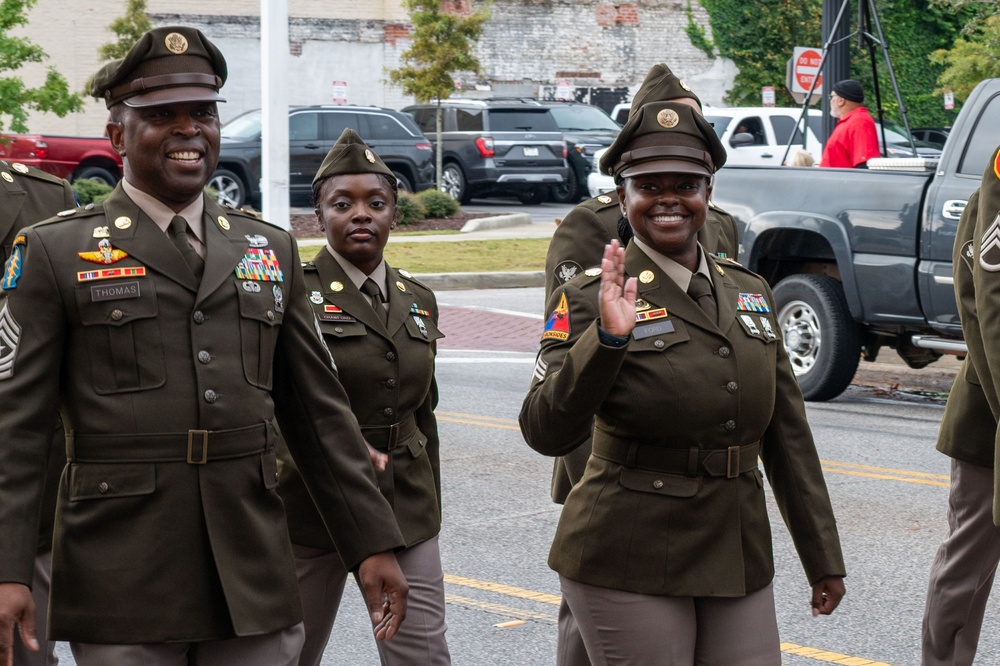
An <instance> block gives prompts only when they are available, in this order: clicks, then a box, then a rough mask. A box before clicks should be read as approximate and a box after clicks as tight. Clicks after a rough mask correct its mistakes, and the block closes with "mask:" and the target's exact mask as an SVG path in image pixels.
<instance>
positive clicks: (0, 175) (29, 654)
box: [0, 160, 76, 666]
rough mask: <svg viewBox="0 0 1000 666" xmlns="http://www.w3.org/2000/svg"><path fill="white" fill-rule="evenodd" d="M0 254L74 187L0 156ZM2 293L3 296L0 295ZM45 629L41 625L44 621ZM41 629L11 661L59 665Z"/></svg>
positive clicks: (44, 575) (43, 542)
mask: <svg viewBox="0 0 1000 666" xmlns="http://www.w3.org/2000/svg"><path fill="white" fill-rule="evenodd" d="M0 192H2V194H0V197H2V201H0V245H2V248H0V259H2V260H3V261H4V262H6V260H7V256H8V255H9V254H10V251H11V246H12V245H13V243H14V237H15V236H16V235H17V233H18V232H19V231H20V230H21V229H23V228H24V227H26V226H28V225H29V224H33V223H35V222H39V221H41V220H44V219H45V218H47V217H52V216H53V215H55V214H56V213H58V212H59V211H61V210H66V209H68V208H72V207H73V206H75V205H76V195H74V194H73V189H72V188H71V187H70V186H69V183H67V182H66V181H65V180H64V179H62V178H56V177H55V176H53V175H51V174H48V173H45V172H44V171H41V170H39V169H36V168H34V167H27V166H25V165H23V164H20V163H14V164H7V163H6V162H4V161H3V160H0ZM0 298H2V296H0ZM5 351H10V350H7V349H6V348H5V347H4V343H3V334H2V333H0V366H2V365H3V360H2V359H3V358H4V352H5ZM55 425H56V431H55V433H53V441H52V459H51V461H50V464H49V469H48V473H47V475H46V478H45V493H44V496H43V497H44V499H43V501H42V518H41V522H40V526H39V530H38V551H37V553H36V554H35V571H34V576H33V580H32V585H31V592H32V597H33V598H34V601H35V606H36V607H37V608H38V616H39V617H41V618H44V617H45V614H46V610H47V608H48V605H49V570H50V568H51V565H52V520H53V516H54V514H55V508H56V505H55V502H56V488H58V486H59V475H60V474H61V473H62V468H63V463H62V461H61V460H60V458H61V457H63V456H64V454H65V440H64V437H63V431H62V426H61V424H59V423H58V422H57V423H56V424H55ZM43 629H44V625H43ZM45 636H46V634H45V632H44V631H42V632H41V633H40V636H39V647H40V649H39V650H38V651H37V652H34V651H31V650H28V649H27V647H26V646H25V645H24V643H22V642H21V640H20V639H16V640H15V642H14V666H45V664H58V663H59V660H58V658H57V657H56V656H55V641H47V640H45Z"/></svg>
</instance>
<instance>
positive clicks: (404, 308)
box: [385, 264, 414, 337]
mask: <svg viewBox="0 0 1000 666" xmlns="http://www.w3.org/2000/svg"><path fill="white" fill-rule="evenodd" d="M385 270H386V277H387V278H388V280H387V281H388V283H389V292H390V293H389V325H388V329H389V337H392V336H393V335H395V334H396V331H398V330H399V328H400V327H401V326H402V325H403V323H404V322H405V321H406V318H407V317H409V316H410V308H411V306H412V305H413V303H414V300H413V292H412V291H410V288H409V287H408V286H407V285H406V282H404V281H403V280H400V279H399V273H397V272H396V269H395V268H393V267H392V266H390V265H389V264H386V265H385ZM399 285H403V286H404V287H406V291H403V290H401V289H400V288H399Z"/></svg>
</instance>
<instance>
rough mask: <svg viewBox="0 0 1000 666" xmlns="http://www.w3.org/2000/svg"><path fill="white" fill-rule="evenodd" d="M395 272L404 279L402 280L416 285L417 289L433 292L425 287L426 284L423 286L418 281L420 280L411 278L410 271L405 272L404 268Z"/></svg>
mask: <svg viewBox="0 0 1000 666" xmlns="http://www.w3.org/2000/svg"><path fill="white" fill-rule="evenodd" d="M396 272H397V273H399V275H400V277H404V278H406V279H407V280H409V281H410V282H412V283H413V284H415V285H417V286H419V287H423V288H424V289H426V290H427V291H433V290H432V289H431V288H430V287H428V286H427V285H426V284H424V283H423V282H421V281H420V280H418V279H417V278H415V277H413V274H412V273H410V271H408V270H406V269H405V268H397V269H396Z"/></svg>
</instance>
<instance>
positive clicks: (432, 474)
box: [278, 129, 451, 666]
mask: <svg viewBox="0 0 1000 666" xmlns="http://www.w3.org/2000/svg"><path fill="white" fill-rule="evenodd" d="M396 199H397V191H396V177H395V176H394V175H393V173H392V171H391V170H390V169H389V168H388V167H387V166H386V165H385V164H384V163H383V162H382V160H381V159H379V157H378V155H376V154H375V153H374V152H373V151H372V150H371V149H370V148H369V147H368V146H366V145H365V143H364V141H362V140H361V137H359V136H358V135H357V134H356V133H355V132H354V131H353V130H350V129H347V130H344V133H343V134H342V135H341V137H340V139H339V140H338V141H337V143H336V144H335V145H334V146H333V148H331V149H330V152H329V153H328V154H327V156H326V159H324V160H323V164H322V165H321V166H320V168H319V172H317V174H316V177H315V178H314V179H313V201H314V203H315V206H316V215H317V216H318V217H319V222H320V224H321V225H322V226H323V227H324V228H325V230H326V238H327V245H326V247H325V248H323V249H321V250H320V251H319V254H317V255H316V258H315V259H314V260H313V261H312V262H310V263H309V264H307V265H306V267H305V284H306V290H307V291H308V292H309V300H310V301H311V303H312V307H313V312H314V313H315V314H316V317H317V319H318V320H319V326H320V329H321V331H322V333H323V339H324V340H325V341H326V344H327V346H328V347H329V348H330V352H331V353H332V354H333V358H334V361H335V363H336V364H337V371H338V375H339V377H340V381H341V383H342V384H343V385H344V388H345V389H346V390H347V395H348V397H349V398H350V401H351V409H352V410H353V412H354V415H355V416H356V417H357V418H358V421H359V422H360V424H361V432H362V434H363V435H364V437H365V440H367V442H368V444H369V453H370V454H371V458H372V462H373V463H374V465H375V467H376V470H377V477H378V485H379V488H380V489H381V491H382V494H383V495H384V496H385V498H386V499H387V500H388V501H389V504H391V505H392V509H393V513H394V514H395V517H396V523H397V524H398V526H399V530H400V532H402V534H403V538H404V540H405V542H406V549H405V550H402V551H401V552H399V553H397V559H398V560H399V563H400V567H401V568H402V570H403V573H404V574H405V575H406V579H407V582H408V583H409V589H410V594H409V601H408V608H407V617H406V622H404V623H403V625H402V627H401V628H400V630H399V632H397V633H396V635H395V636H394V637H393V639H392V640H391V641H379V643H378V649H379V655H380V657H381V661H382V664H385V665H388V666H410V665H412V664H422V665H428V666H439V665H446V664H450V663H451V657H450V655H449V653H448V644H447V642H446V641H445V635H444V634H445V620H444V573H443V572H442V569H441V551H440V549H439V548H438V532H440V530H441V476H440V471H441V470H440V465H439V462H438V460H439V442H438V430H437V421H436V419H435V417H434V407H435V406H436V405H437V400H438V392H437V383H436V381H435V379H434V356H435V354H436V352H437V342H436V341H437V340H438V339H440V338H441V337H443V336H442V334H441V332H440V331H439V330H438V327H437V320H438V310H437V301H436V300H435V298H434V294H433V292H431V290H430V289H428V288H427V287H425V286H424V285H422V284H421V283H419V282H417V281H416V280H415V279H413V277H412V276H411V275H410V274H409V273H407V272H406V271H404V270H398V269H396V268H393V267H392V266H389V265H388V264H386V262H385V259H384V258H383V256H382V251H383V249H384V248H385V244H386V242H387V241H388V240H389V232H390V230H391V229H392V228H393V227H395V226H396V213H397V209H396ZM372 447H374V448H372ZM278 488H279V492H280V493H281V496H282V499H283V500H284V502H285V508H286V511H287V514H288V528H289V532H290V534H291V537H292V544H293V550H294V552H295V566H296V574H297V576H298V579H299V588H300V591H301V594H302V606H303V615H304V623H305V630H306V642H305V646H304V647H303V648H302V655H301V657H300V659H299V666H319V663H320V661H321V660H322V657H323V649H324V648H325V647H326V643H327V640H328V639H329V637H330V630H331V629H332V628H333V623H334V620H335V619H336V616H337V607H338V606H339V605H340V599H341V595H342V594H343V591H344V583H345V581H346V580H347V570H346V569H345V568H344V565H343V563H342V562H341V560H340V555H339V554H338V553H337V550H336V548H335V547H334V544H333V542H332V541H331V540H330V536H329V534H327V531H326V529H325V528H324V527H323V522H322V521H321V520H320V516H319V513H318V512H317V510H316V507H315V505H314V504H313V501H312V499H311V498H310V497H309V494H308V492H307V491H306V488H305V486H304V484H303V483H302V478H301V477H300V476H299V473H298V470H296V468H295V467H294V465H293V464H292V463H291V460H290V458H288V456H284V457H283V459H282V467H281V482H280V485H279V486H278Z"/></svg>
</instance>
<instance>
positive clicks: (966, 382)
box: [937, 190, 1000, 467]
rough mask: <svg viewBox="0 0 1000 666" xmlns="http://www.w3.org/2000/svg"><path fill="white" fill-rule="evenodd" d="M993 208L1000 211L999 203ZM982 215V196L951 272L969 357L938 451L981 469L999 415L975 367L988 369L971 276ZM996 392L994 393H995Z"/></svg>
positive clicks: (989, 461) (960, 233)
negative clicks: (980, 210) (980, 205)
mask: <svg viewBox="0 0 1000 666" xmlns="http://www.w3.org/2000/svg"><path fill="white" fill-rule="evenodd" d="M994 206H1000V201H998V202H996V203H995V204H994ZM978 212H979V191H978V190H977V191H976V192H974V193H973V194H972V196H971V197H969V203H968V205H967V206H966V208H965V211H964V212H963V213H962V218H961V220H960V221H959V223H958V230H957V231H956V235H955V245H954V249H953V251H952V262H953V263H952V266H953V269H954V276H955V299H956V302H957V303H958V312H959V316H960V317H961V320H962V332H963V334H964V335H965V341H966V344H967V345H968V346H969V355H968V356H966V357H965V360H964V361H963V362H962V366H961V368H959V371H958V374H957V375H956V376H955V383H954V384H953V385H952V387H951V393H950V394H949V396H948V404H947V405H946V406H945V409H944V416H943V417H942V419H941V431H940V432H939V434H938V441H937V449H938V451H940V452H941V453H944V454H946V455H948V456H950V457H952V458H956V459H958V460H961V461H963V462H968V463H972V464H974V465H979V466H981V467H993V449H994V446H995V444H994V438H995V437H996V432H997V419H996V415H995V414H994V412H993V411H992V410H991V408H990V403H989V401H988V400H987V398H986V392H984V391H983V385H982V382H981V381H980V378H979V373H977V372H976V361H975V359H978V362H979V363H980V364H985V363H986V348H985V344H984V341H983V334H982V332H981V331H980V329H979V316H978V313H977V309H976V292H975V287H974V285H973V273H974V267H975V264H976V257H975V250H974V247H973V234H974V232H975V229H976V216H977V214H978ZM994 391H995V389H994Z"/></svg>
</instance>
